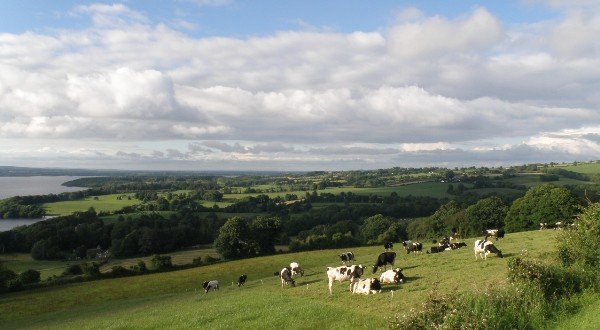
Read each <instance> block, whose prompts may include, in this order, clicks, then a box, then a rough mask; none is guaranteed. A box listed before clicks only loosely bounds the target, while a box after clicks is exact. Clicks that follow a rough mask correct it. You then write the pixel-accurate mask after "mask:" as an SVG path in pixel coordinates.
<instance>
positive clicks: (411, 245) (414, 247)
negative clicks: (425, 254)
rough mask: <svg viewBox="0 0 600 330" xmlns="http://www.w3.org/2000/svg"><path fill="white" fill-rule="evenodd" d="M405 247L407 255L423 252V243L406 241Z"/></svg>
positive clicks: (403, 243)
mask: <svg viewBox="0 0 600 330" xmlns="http://www.w3.org/2000/svg"><path fill="white" fill-rule="evenodd" d="M402 245H404V249H406V254H410V253H411V252H413V253H418V252H422V251H423V243H421V242H412V241H404V242H402Z"/></svg>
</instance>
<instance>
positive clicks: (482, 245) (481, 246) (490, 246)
mask: <svg viewBox="0 0 600 330" xmlns="http://www.w3.org/2000/svg"><path fill="white" fill-rule="evenodd" d="M474 252H475V260H477V256H479V257H481V259H483V260H486V259H487V255H488V254H490V253H494V254H495V255H497V256H498V257H500V258H502V251H500V250H498V248H497V247H496V246H495V245H494V243H492V242H490V241H487V240H477V241H475V247H474Z"/></svg>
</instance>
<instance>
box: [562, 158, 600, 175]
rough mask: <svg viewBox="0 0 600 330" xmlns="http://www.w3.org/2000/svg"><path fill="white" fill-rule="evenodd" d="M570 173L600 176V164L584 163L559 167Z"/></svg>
mask: <svg viewBox="0 0 600 330" xmlns="http://www.w3.org/2000/svg"><path fill="white" fill-rule="evenodd" d="M557 167H560V168H564V169H565V170H568V171H573V172H578V173H583V174H600V162H598V161H596V162H594V163H584V164H577V165H569V166H557Z"/></svg>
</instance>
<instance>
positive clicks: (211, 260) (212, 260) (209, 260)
mask: <svg viewBox="0 0 600 330" xmlns="http://www.w3.org/2000/svg"><path fill="white" fill-rule="evenodd" d="M219 260H221V259H219V258H214V257H211V256H204V263H207V264H212V263H215V262H217V261H219Z"/></svg>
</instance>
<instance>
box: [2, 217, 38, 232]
mask: <svg viewBox="0 0 600 330" xmlns="http://www.w3.org/2000/svg"><path fill="white" fill-rule="evenodd" d="M44 220H46V218H41V219H0V231H7V230H11V229H13V228H15V227H18V226H25V225H31V224H34V223H36V222H38V221H44Z"/></svg>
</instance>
